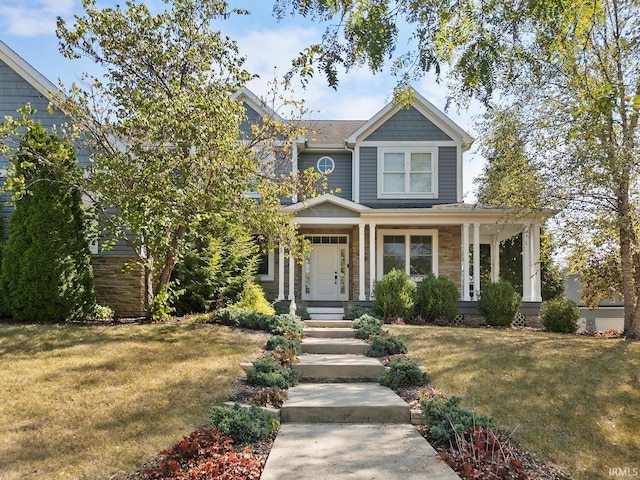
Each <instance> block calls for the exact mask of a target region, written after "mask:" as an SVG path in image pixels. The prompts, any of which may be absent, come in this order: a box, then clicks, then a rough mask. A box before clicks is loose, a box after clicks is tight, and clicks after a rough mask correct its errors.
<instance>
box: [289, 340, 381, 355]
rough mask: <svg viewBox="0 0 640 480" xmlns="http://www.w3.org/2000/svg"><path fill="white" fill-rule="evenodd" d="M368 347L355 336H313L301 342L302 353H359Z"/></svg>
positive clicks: (362, 352)
mask: <svg viewBox="0 0 640 480" xmlns="http://www.w3.org/2000/svg"><path fill="white" fill-rule="evenodd" d="M368 349H369V344H368V343H367V342H365V341H364V340H358V339H356V338H313V337H311V338H310V337H307V338H305V339H304V342H302V352H303V353H317V354H321V353H327V354H338V355H359V354H364V353H365V352H366V351H367V350H368Z"/></svg>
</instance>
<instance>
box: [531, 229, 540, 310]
mask: <svg viewBox="0 0 640 480" xmlns="http://www.w3.org/2000/svg"><path fill="white" fill-rule="evenodd" d="M529 243H530V245H531V301H532V302H541V301H542V277H541V273H540V225H539V224H537V223H536V224H532V225H531V227H530V233H529Z"/></svg>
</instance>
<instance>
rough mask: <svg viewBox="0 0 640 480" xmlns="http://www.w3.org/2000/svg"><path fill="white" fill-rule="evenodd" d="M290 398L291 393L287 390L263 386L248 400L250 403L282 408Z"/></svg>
mask: <svg viewBox="0 0 640 480" xmlns="http://www.w3.org/2000/svg"><path fill="white" fill-rule="evenodd" d="M288 398H289V394H288V393H287V391H286V390H280V389H279V388H263V389H262V390H260V393H258V394H257V395H255V396H253V397H251V398H250V399H249V401H248V402H249V404H250V405H258V406H262V407H275V408H280V407H281V406H282V404H283V403H284V402H285V401H286V400H287V399H288Z"/></svg>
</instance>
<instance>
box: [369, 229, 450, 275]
mask: <svg viewBox="0 0 640 480" xmlns="http://www.w3.org/2000/svg"><path fill="white" fill-rule="evenodd" d="M378 235H379V236H378V256H379V257H378V258H379V260H378V262H379V263H378V277H379V278H381V277H382V276H384V275H386V274H387V273H389V272H390V271H391V270H392V269H394V268H395V269H398V270H402V271H404V272H405V273H406V274H407V275H409V276H410V277H411V278H413V279H416V280H420V279H422V278H424V277H425V276H427V275H429V274H430V273H433V274H434V275H438V232H437V230H379V231H378Z"/></svg>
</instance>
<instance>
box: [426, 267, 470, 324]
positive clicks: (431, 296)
mask: <svg viewBox="0 0 640 480" xmlns="http://www.w3.org/2000/svg"><path fill="white" fill-rule="evenodd" d="M459 299H460V292H459V291H458V287H456V284H455V283H453V281H451V280H449V279H448V278H446V277H436V276H435V275H433V274H429V275H428V276H426V277H425V278H424V279H423V280H422V281H421V282H419V283H418V285H417V287H416V315H419V316H421V317H422V318H424V319H425V320H427V321H429V322H434V321H437V320H443V319H444V320H446V321H449V322H450V321H452V320H453V319H454V318H455V316H456V315H457V314H458V300H459Z"/></svg>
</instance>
